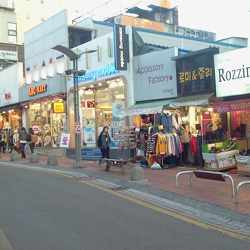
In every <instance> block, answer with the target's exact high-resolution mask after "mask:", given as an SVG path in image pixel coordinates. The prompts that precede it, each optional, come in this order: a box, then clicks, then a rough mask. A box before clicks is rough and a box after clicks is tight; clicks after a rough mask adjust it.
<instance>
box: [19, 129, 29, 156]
mask: <svg viewBox="0 0 250 250" xmlns="http://www.w3.org/2000/svg"><path fill="white" fill-rule="evenodd" d="M27 135H28V134H27V131H26V129H25V128H24V127H22V128H21V131H20V135H19V140H20V150H21V155H22V159H25V158H26V154H25V147H26V144H27Z"/></svg>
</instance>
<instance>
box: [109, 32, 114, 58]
mask: <svg viewBox="0 0 250 250" xmlns="http://www.w3.org/2000/svg"><path fill="white" fill-rule="evenodd" d="M108 57H113V42H112V39H111V38H110V37H109V38H108Z"/></svg>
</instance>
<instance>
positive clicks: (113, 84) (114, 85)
mask: <svg viewBox="0 0 250 250" xmlns="http://www.w3.org/2000/svg"><path fill="white" fill-rule="evenodd" d="M116 87H118V84H117V83H116V82H111V83H110V84H109V88H111V89H114V88H116Z"/></svg>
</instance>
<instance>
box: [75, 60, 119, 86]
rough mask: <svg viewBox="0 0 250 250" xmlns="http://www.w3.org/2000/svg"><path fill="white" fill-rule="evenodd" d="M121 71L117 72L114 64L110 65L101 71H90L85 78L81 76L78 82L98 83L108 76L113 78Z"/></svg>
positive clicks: (100, 69)
mask: <svg viewBox="0 0 250 250" xmlns="http://www.w3.org/2000/svg"><path fill="white" fill-rule="evenodd" d="M118 73H119V71H118V70H116V68H115V65H114V64H108V65H107V66H105V67H103V68H99V69H94V70H88V71H87V72H86V73H85V75H84V76H79V77H78V82H79V83H81V82H90V81H96V80H98V79H101V78H104V77H107V76H112V75H116V74H118Z"/></svg>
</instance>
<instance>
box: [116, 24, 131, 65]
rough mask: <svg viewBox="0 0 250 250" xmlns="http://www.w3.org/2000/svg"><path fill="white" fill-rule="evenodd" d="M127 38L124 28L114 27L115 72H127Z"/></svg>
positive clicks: (120, 26)
mask: <svg viewBox="0 0 250 250" xmlns="http://www.w3.org/2000/svg"><path fill="white" fill-rule="evenodd" d="M128 42H129V41H128V37H127V35H126V29H125V26H123V25H119V24H115V25H114V51H115V68H116V69H117V70H127V68H128V54H129V52H128Z"/></svg>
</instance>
